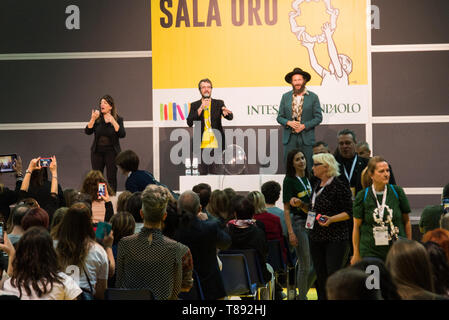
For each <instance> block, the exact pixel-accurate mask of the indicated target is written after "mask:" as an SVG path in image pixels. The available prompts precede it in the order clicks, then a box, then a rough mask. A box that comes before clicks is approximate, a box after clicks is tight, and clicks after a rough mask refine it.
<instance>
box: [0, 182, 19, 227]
mask: <svg viewBox="0 0 449 320" xmlns="http://www.w3.org/2000/svg"><path fill="white" fill-rule="evenodd" d="M21 186H22V180H17V181H16V189H15V190H10V189H8V188H7V187H4V188H3V190H2V191H0V214H2V215H3V217H4V219H5V222H6V221H8V218H9V214H10V209H9V206H10V205H12V204H14V203H16V202H17V200H18V196H19V190H20V187H21Z"/></svg>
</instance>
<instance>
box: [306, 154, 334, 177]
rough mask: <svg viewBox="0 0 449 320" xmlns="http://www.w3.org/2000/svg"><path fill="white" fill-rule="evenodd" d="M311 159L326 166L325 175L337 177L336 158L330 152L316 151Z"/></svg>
mask: <svg viewBox="0 0 449 320" xmlns="http://www.w3.org/2000/svg"><path fill="white" fill-rule="evenodd" d="M312 158H313V161H317V162H321V163H323V164H325V165H327V166H328V170H327V175H328V176H329V177H338V176H339V175H340V169H339V165H338V162H337V160H335V158H334V156H333V155H332V154H330V153H318V154H314V155H313V156H312Z"/></svg>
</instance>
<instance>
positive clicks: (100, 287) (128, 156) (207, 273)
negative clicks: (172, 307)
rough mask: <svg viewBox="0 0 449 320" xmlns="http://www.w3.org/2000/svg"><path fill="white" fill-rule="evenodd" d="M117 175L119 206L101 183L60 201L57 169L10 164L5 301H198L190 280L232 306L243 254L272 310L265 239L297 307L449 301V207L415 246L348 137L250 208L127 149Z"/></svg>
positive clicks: (91, 181)
mask: <svg viewBox="0 0 449 320" xmlns="http://www.w3.org/2000/svg"><path fill="white" fill-rule="evenodd" d="M93 119H94V118H93ZM94 121H95V120H93V121H92V123H94ZM115 162H116V165H117V166H118V168H119V169H120V170H121V171H122V172H123V173H124V174H126V175H127V176H128V179H127V181H126V186H125V187H126V191H123V192H121V193H120V194H119V196H118V197H117V203H116V205H113V204H112V201H111V197H112V196H114V195H115V190H116V186H114V187H111V186H110V185H109V183H108V181H107V179H105V177H104V176H103V173H102V172H101V171H99V170H92V171H90V172H89V173H88V174H87V175H86V176H85V177H84V179H83V180H82V181H81V183H80V188H79V190H74V189H65V190H64V189H63V188H62V187H61V186H60V185H59V183H58V170H59V168H58V162H57V159H56V157H52V161H51V162H50V164H49V167H41V165H40V162H39V158H35V159H32V160H31V161H30V162H29V164H28V167H27V169H26V170H25V173H23V170H22V162H21V160H20V159H19V160H18V161H17V162H16V165H15V173H16V177H17V182H16V186H15V189H14V190H10V189H8V188H7V187H5V186H3V185H0V213H1V215H2V218H3V222H4V225H3V231H4V232H3V237H2V239H1V241H0V250H1V252H0V274H1V281H0V298H1V299H6V298H16V299H63V300H74V299H81V300H91V299H104V298H105V292H106V290H107V289H108V288H127V289H141V288H146V289H149V290H150V291H151V292H152V294H153V296H154V297H155V298H156V299H158V300H168V299H170V300H172V299H179V298H180V297H181V296H182V293H185V292H189V291H190V290H192V287H193V285H194V274H196V275H197V276H198V279H199V283H200V284H201V288H202V291H203V294H204V297H205V299H207V300H218V299H226V297H227V294H226V291H225V285H224V283H223V278H222V276H221V269H222V267H223V266H222V263H221V261H220V259H219V252H220V251H221V250H245V249H254V250H255V251H256V252H257V257H258V260H259V262H260V265H261V270H262V275H263V281H264V282H265V283H267V284H268V283H271V285H270V286H269V287H271V288H274V290H273V292H268V293H267V294H266V295H265V296H264V297H265V298H267V299H270V298H275V299H283V298H285V297H284V295H283V292H282V291H283V288H282V287H283V286H285V283H282V282H281V283H276V284H275V283H274V279H275V277H274V271H273V266H271V265H270V264H269V263H268V241H270V240H279V242H280V243H281V247H282V256H283V258H284V260H285V261H287V256H291V255H293V257H294V259H293V260H295V259H296V261H297V266H296V276H295V285H296V289H297V299H299V300H305V299H307V293H308V292H309V289H310V288H311V287H312V286H314V285H315V288H316V290H317V295H318V299H320V300H325V299H333V300H338V299H344V300H351V299H369V300H380V299H384V300H399V299H447V298H449V260H448V259H449V231H448V227H449V223H448V222H449V214H447V213H445V210H446V211H447V208H445V207H444V206H443V205H439V206H436V207H432V208H426V209H425V212H424V213H423V216H422V219H421V221H420V227H421V230H422V232H424V233H425V234H424V235H423V238H422V240H421V241H420V242H418V241H416V240H412V229H411V223H410V219H409V213H410V212H411V209H410V205H409V202H408V200H407V196H406V195H405V192H404V190H403V189H402V188H401V187H400V186H398V185H396V183H395V179H394V177H393V174H392V168H391V166H390V164H389V163H388V162H387V161H386V160H385V159H383V158H382V157H379V156H374V157H370V151H369V146H368V144H366V143H359V144H357V141H356V137H355V134H354V132H352V131H351V130H348V129H345V130H342V131H340V132H339V133H338V147H337V150H336V152H335V154H331V153H330V151H329V147H328V145H327V144H326V143H325V142H317V143H315V145H314V146H313V156H312V162H308V161H307V158H306V154H305V153H304V152H303V150H301V149H293V150H291V151H290V152H289V153H288V154H287V157H286V175H285V178H284V181H283V183H282V185H280V184H279V183H277V182H275V181H268V182H266V183H264V184H263V185H262V186H261V189H260V190H254V191H252V192H249V194H245V195H242V194H240V193H237V192H235V191H234V190H233V189H231V188H227V189H224V190H212V188H211V187H210V186H209V185H208V184H205V183H199V184H197V185H195V186H194V187H193V188H192V190H181V191H182V193H181V194H178V193H176V192H174V191H172V190H170V189H169V188H168V187H167V186H165V185H163V184H161V183H160V182H159V181H157V180H156V179H155V178H154V177H153V175H152V174H151V173H149V172H147V171H143V170H139V158H138V156H137V154H136V153H135V152H133V151H131V150H125V151H122V152H119V153H118V154H117V156H116V160H115ZM99 184H105V186H106V188H105V190H104V191H105V192H104V193H99V192H98V185H99ZM442 198H444V199H447V198H449V185H446V186H445V187H444V189H443V195H442ZM279 199H280V200H281V202H282V203H283V209H281V208H279V207H277V206H276V202H277V201H278V200H279ZM10 209H11V210H10ZM109 229H110V231H109ZM372 275H378V277H373V276H372ZM368 283H372V286H369V285H367V284H368Z"/></svg>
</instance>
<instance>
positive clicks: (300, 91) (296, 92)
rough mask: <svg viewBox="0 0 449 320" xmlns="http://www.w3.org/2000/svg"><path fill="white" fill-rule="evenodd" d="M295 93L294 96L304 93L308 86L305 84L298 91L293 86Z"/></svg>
mask: <svg viewBox="0 0 449 320" xmlns="http://www.w3.org/2000/svg"><path fill="white" fill-rule="evenodd" d="M292 88H293V93H294V94H300V93H303V92H304V89H305V88H306V84H303V85H302V86H301V87H300V88H299V89H296V87H295V86H294V85H292Z"/></svg>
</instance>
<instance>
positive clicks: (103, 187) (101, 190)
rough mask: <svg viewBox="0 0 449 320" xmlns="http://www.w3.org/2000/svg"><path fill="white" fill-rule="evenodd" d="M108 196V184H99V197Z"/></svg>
mask: <svg viewBox="0 0 449 320" xmlns="http://www.w3.org/2000/svg"><path fill="white" fill-rule="evenodd" d="M101 196H106V183H104V182H99V183H98V197H100V198H101Z"/></svg>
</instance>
